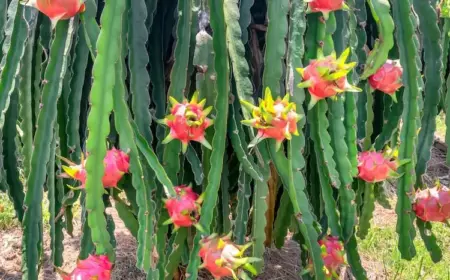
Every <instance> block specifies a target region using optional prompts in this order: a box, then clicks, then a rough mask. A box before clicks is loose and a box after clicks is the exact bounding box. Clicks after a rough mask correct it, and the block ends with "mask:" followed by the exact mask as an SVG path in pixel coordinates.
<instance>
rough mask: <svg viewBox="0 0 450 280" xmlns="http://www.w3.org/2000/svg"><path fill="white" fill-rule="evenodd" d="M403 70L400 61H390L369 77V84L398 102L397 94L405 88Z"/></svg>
mask: <svg viewBox="0 0 450 280" xmlns="http://www.w3.org/2000/svg"><path fill="white" fill-rule="evenodd" d="M402 75H403V68H402V66H401V65H400V61H399V60H390V59H388V60H387V61H386V63H385V64H384V65H383V66H382V67H381V68H380V69H378V71H377V72H376V73H375V74H373V75H372V76H370V77H369V84H370V86H371V87H372V88H373V89H377V90H379V91H382V92H384V93H386V94H389V95H390V96H391V97H392V98H393V99H394V101H395V102H397V99H396V96H395V92H396V91H397V90H398V89H399V88H401V87H402V86H403V84H402Z"/></svg>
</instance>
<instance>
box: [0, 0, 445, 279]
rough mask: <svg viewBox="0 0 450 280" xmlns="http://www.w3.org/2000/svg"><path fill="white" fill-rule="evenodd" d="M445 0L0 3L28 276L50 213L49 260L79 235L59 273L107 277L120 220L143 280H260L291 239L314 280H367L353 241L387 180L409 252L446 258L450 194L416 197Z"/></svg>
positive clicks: (1, 166) (1, 111) (6, 178)
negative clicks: (342, 272)
mask: <svg viewBox="0 0 450 280" xmlns="http://www.w3.org/2000/svg"><path fill="white" fill-rule="evenodd" d="M197 2H201V5H197V4H196V3H197ZM440 2H441V3H440V5H439V6H440V8H439V9H438V8H436V7H435V3H436V1H425V0H401V1H400V0H398V1H389V0H367V1H362V0H358V1H356V0H345V1H344V0H307V1H297V0H295V1H294V0H266V1H252V0H240V1H237V0H221V1H215V0H202V1H189V0H185V1H181V0H173V1H167V0H166V1H162V0H161V1H156V0H129V1H125V0H105V1H98V0H0V45H1V48H0V49H1V51H0V132H1V133H0V144H1V145H0V191H2V192H7V193H8V195H7V196H8V197H10V198H11V200H12V202H13V205H14V210H15V212H16V215H17V219H18V220H19V221H20V224H21V226H22V232H23V236H22V250H21V252H22V275H23V276H22V277H23V279H29V280H38V277H39V269H40V268H41V266H40V264H41V263H42V261H43V260H42V250H43V248H42V238H39V237H42V236H44V231H43V228H45V227H43V225H44V223H46V222H47V220H45V222H44V220H43V219H42V217H43V213H44V211H45V212H47V211H48V213H49V215H50V217H49V219H48V223H49V230H48V233H49V235H50V242H49V243H50V248H51V255H50V261H51V262H52V263H53V264H54V266H55V267H62V266H63V264H64V263H65V261H64V258H63V256H64V254H63V250H64V244H63V238H64V236H65V234H66V233H67V234H69V235H73V233H74V232H73V231H74V230H73V229H74V224H77V225H80V226H81V228H82V233H81V235H80V246H79V250H80V252H79V256H78V259H80V262H79V265H78V266H77V268H76V269H75V270H74V272H72V273H71V274H67V273H66V274H65V277H66V279H69V278H70V279H85V278H86V277H89V278H92V277H97V280H100V279H109V277H112V276H113V274H114V271H113V270H112V269H113V267H114V263H115V262H116V259H115V257H116V250H117V248H116V242H114V241H115V239H114V237H115V236H114V235H115V228H116V227H115V223H117V222H118V221H117V220H116V217H118V218H119V219H121V220H122V222H123V224H124V225H125V227H126V228H127V229H128V230H129V231H130V233H131V236H133V237H134V238H136V244H137V248H136V266H137V268H138V269H139V270H141V271H142V272H145V273H146V274H147V278H148V279H155V280H162V279H164V280H169V279H172V278H176V279H178V278H180V277H181V278H183V279H187V280H196V279H197V278H198V275H199V269H200V268H201V267H203V268H204V269H206V270H209V271H210V272H211V274H212V275H213V276H214V277H215V278H225V277H234V278H244V279H248V278H249V277H250V274H252V275H259V274H261V273H262V272H263V271H264V252H265V249H266V248H267V247H272V246H275V247H277V248H281V247H283V245H284V242H285V240H286V236H287V233H288V232H289V233H290V234H292V239H293V240H294V241H296V242H298V243H299V245H300V247H301V248H302V255H301V260H299V263H301V264H302V267H303V268H305V269H307V270H308V271H310V272H313V274H312V276H311V277H312V278H314V279H315V280H323V279H327V278H328V279H330V277H331V278H333V277H335V276H336V273H338V270H339V267H340V266H341V265H343V264H344V263H345V262H344V255H346V256H347V261H348V265H349V266H350V267H351V270H352V273H353V274H354V277H355V278H356V279H358V280H359V279H367V275H366V274H365V271H364V268H363V266H362V264H361V262H360V258H359V256H358V241H359V240H360V239H361V238H365V236H367V234H368V233H369V229H370V220H371V218H372V217H373V213H374V208H375V203H376V201H382V200H383V197H382V196H383V192H382V191H380V190H381V188H382V187H383V186H382V184H383V182H384V181H385V180H387V179H389V182H390V183H393V184H396V190H397V197H398V199H397V201H398V202H397V206H396V208H395V209H396V213H397V220H398V221H397V232H398V234H399V236H400V238H399V245H398V250H399V252H400V254H401V255H402V257H403V258H404V259H413V258H414V255H415V250H414V246H415V244H417V241H416V240H414V239H415V238H422V239H423V242H424V243H425V245H426V248H432V250H430V254H431V255H432V258H433V261H436V262H437V261H439V259H440V258H441V257H440V256H441V255H442V254H440V250H441V249H440V248H439V242H437V240H439V237H436V236H434V235H433V232H432V230H431V226H430V224H429V223H430V222H445V221H448V215H449V210H448V205H449V203H448V197H449V194H448V186H447V187H444V186H439V187H435V188H431V189H429V190H421V188H422V187H423V186H424V184H423V182H422V176H423V175H424V173H425V170H426V169H427V162H428V161H429V159H430V151H431V147H432V145H433V142H434V138H433V135H434V132H435V129H436V126H435V121H436V116H438V115H439V114H440V112H441V110H442V111H444V112H449V111H450V108H449V107H450V102H446V100H447V101H448V100H450V99H449V98H444V97H445V94H446V92H447V89H446V87H445V86H444V81H446V80H448V79H449V71H447V70H448V69H449V68H448V65H447V64H448V63H447V62H448V61H449V59H448V58H449V57H448V52H449V49H450V48H449V44H450V40H449V38H448V36H447V34H449V31H450V14H449V13H448V9H447V8H446V7H449V6H450V1H449V0H442V1H440ZM447 2H448V3H447ZM438 12H440V13H438ZM253 23H254V24H253ZM395 30H397V31H398V32H395ZM419 34H420V40H419V37H418V35H419ZM402 86H403V87H404V88H403V89H402V88H401V87H402ZM374 89H376V90H379V91H382V92H384V93H385V94H386V95H376V94H375V93H374ZM396 92H397V93H396ZM395 94H397V95H398V100H397V102H393V100H392V99H391V97H392V98H394V100H395V99H396V97H395ZM390 96H391V97H390ZM446 123H447V124H450V114H448V115H447V120H446ZM446 143H447V145H448V146H450V133H449V134H448V135H447V139H446ZM387 147H392V150H393V151H398V154H396V155H395V156H393V154H389V153H387V152H382V151H385V150H386V148H387ZM375 151H377V152H375ZM85 155H87V158H85ZM447 161H448V163H450V155H449V156H448V159H447ZM72 185H74V187H73V186H72ZM414 194H415V195H416V198H414V197H413V196H414ZM44 200H48V203H42V202H43V201H44ZM44 205H45V206H44ZM75 205H76V207H75ZM78 205H80V207H78ZM43 207H48V209H43ZM79 208H81V209H80V212H81V215H78V213H74V212H75V210H76V209H79ZM110 208H115V210H116V211H117V213H118V215H117V216H114V217H113V216H111V215H110V214H109V213H111V209H110ZM416 217H417V218H416ZM321 221H327V223H322V222H321ZM416 230H417V231H419V232H420V234H416V233H415V232H414V231H416ZM46 232H47V231H46ZM230 232H231V233H232V235H227V236H224V235H225V234H228V233H230ZM213 233H215V234H213ZM0 235H1V234H0ZM322 236H328V237H325V238H324V239H323V240H322V238H321V237H322ZM357 237H358V238H357ZM249 240H251V244H252V246H251V247H250V246H249V244H247V242H248V241H249ZM344 245H345V246H344ZM244 251H245V254H244ZM117 255H119V256H120V254H117ZM180 271H183V272H184V275H180ZM245 271H247V272H245ZM103 272H104V274H101V273H103ZM247 273H248V275H247ZM68 277H69V278H68ZM118 277H119V278H120V276H118ZM90 280H92V279H90Z"/></svg>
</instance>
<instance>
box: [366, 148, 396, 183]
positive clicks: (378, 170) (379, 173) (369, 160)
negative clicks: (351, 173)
mask: <svg viewBox="0 0 450 280" xmlns="http://www.w3.org/2000/svg"><path fill="white" fill-rule="evenodd" d="M397 168H398V163H397V162H395V161H391V160H390V159H389V158H386V157H385V155H383V154H382V153H379V152H372V151H366V152H361V153H359V155H358V177H359V178H361V179H362V180H364V181H366V182H368V183H376V182H382V181H384V180H386V179H387V178H389V177H394V176H398V174H397V173H396V171H397Z"/></svg>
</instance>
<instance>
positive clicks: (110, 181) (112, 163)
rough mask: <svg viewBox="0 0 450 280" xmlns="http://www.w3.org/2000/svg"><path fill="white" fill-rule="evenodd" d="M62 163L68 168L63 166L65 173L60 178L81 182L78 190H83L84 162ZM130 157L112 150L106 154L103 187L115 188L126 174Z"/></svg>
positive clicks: (84, 178)
mask: <svg viewBox="0 0 450 280" xmlns="http://www.w3.org/2000/svg"><path fill="white" fill-rule="evenodd" d="M63 160H64V161H66V162H68V163H69V164H70V166H65V165H63V166H62V168H63V169H64V171H65V173H63V174H61V177H65V178H72V179H75V180H77V181H80V182H81V186H80V188H84V185H85V183H86V169H85V164H86V160H84V159H83V158H82V159H81V164H78V165H77V164H75V163H73V162H70V161H69V160H67V159H64V158H63ZM129 162H130V156H129V155H127V154H126V153H124V152H122V151H120V150H117V149H115V148H112V149H111V150H109V151H107V152H106V156H105V159H104V165H105V174H104V175H103V178H102V182H103V187H105V188H111V187H116V186H117V183H118V182H119V181H120V179H122V176H123V175H124V174H125V173H128V169H129V166H130V164H129Z"/></svg>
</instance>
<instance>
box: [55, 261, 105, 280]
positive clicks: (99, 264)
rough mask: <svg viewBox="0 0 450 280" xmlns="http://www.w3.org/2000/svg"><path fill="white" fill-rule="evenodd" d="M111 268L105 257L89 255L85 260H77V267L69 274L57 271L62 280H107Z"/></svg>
mask: <svg viewBox="0 0 450 280" xmlns="http://www.w3.org/2000/svg"><path fill="white" fill-rule="evenodd" d="M112 267H113V265H112V263H111V262H110V261H109V259H108V257H107V256H104V255H99V256H94V255H90V256H89V257H88V258H87V259H85V260H79V261H78V263H77V267H76V268H75V269H74V270H73V271H72V273H70V274H68V273H65V272H63V271H62V270H60V269H57V270H58V273H59V274H60V275H61V277H62V278H63V280H109V279H111V269H112Z"/></svg>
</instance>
